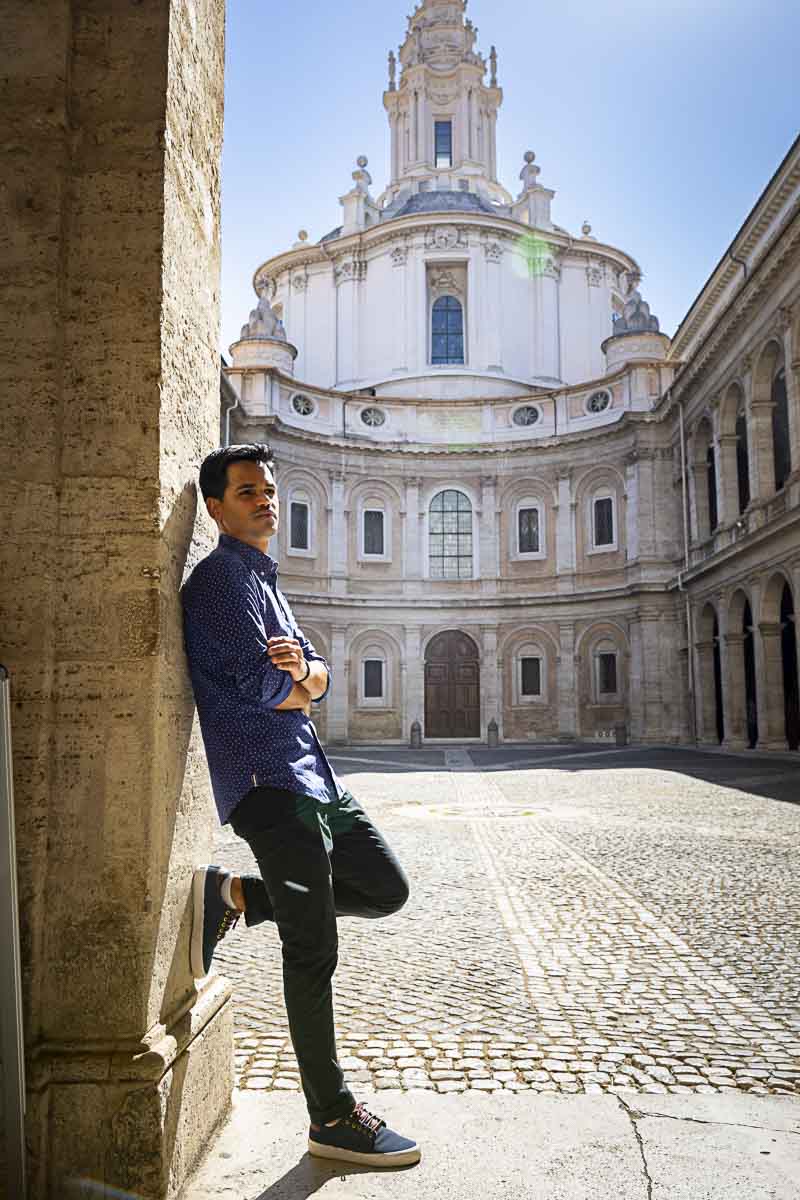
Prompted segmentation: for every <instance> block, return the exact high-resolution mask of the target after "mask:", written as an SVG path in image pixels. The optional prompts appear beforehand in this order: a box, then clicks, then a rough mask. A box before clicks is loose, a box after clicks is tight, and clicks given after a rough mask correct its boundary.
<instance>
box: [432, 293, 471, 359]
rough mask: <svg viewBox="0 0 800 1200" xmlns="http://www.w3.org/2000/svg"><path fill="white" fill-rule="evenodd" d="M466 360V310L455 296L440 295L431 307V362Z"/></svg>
mask: <svg viewBox="0 0 800 1200" xmlns="http://www.w3.org/2000/svg"><path fill="white" fill-rule="evenodd" d="M463 361H464V310H463V309H462V307H461V301H460V300H457V299H456V297H455V296H440V297H439V299H438V300H434V302H433V308H432V309H431V362H432V363H433V364H434V366H446V365H447V364H448V363H463Z"/></svg>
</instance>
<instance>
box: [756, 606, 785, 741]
mask: <svg viewBox="0 0 800 1200" xmlns="http://www.w3.org/2000/svg"><path fill="white" fill-rule="evenodd" d="M758 632H759V634H760V641H761V647H762V652H761V667H762V671H761V672H759V685H760V683H761V678H763V681H764V686H763V687H761V686H759V688H758V692H759V696H758V699H759V710H758V749H759V750H788V749H789V744H788V742H787V741H786V707H785V703H784V692H783V657H782V654H781V627H780V623H779V622H774V623H773V622H767V621H762V622H761V624H760V625H759V626H758ZM756 664H757V666H758V656H757V657H756ZM762 673H763V674H762Z"/></svg>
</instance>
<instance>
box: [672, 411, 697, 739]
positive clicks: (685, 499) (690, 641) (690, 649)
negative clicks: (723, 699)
mask: <svg viewBox="0 0 800 1200" xmlns="http://www.w3.org/2000/svg"><path fill="white" fill-rule="evenodd" d="M669 394H670V395H671V394H672V387H670V388H669ZM675 403H676V404H677V405H678V418H679V429H680V440H681V500H682V504H681V507H682V509H683V571H678V591H679V592H682V593H683V596H684V600H685V605H686V643H687V663H688V668H689V727H690V729H691V732H692V736H693V739H694V743H695V745H697V741H698V738H697V702H696V698H695V677H694V629H693V624H694V623H693V621H692V606H691V604H690V603H689V593H688V592H687V591H686V588H685V587H684V586H683V576H684V574H687V573H688V571H689V567H690V566H691V563H690V561H689V494H688V491H687V481H686V430H685V427H684V419H683V404H682V403H681V401H680V400H678V399H676V400H675Z"/></svg>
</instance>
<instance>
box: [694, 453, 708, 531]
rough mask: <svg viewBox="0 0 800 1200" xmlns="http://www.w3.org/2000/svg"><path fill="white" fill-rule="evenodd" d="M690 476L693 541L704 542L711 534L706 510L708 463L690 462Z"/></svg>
mask: <svg viewBox="0 0 800 1200" xmlns="http://www.w3.org/2000/svg"><path fill="white" fill-rule="evenodd" d="M691 478H692V496H693V501H694V503H693V508H694V536H695V541H698V542H705V541H706V540H707V539H708V538H709V537H710V536H711V518H710V513H709V511H708V463H705V462H694V463H692V475H691Z"/></svg>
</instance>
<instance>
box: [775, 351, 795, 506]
mask: <svg viewBox="0 0 800 1200" xmlns="http://www.w3.org/2000/svg"><path fill="white" fill-rule="evenodd" d="M772 404H773V408H772V453H773V458H774V461H775V491H776V492H779V491H780V490H781V488H782V487H783V485H784V484H785V483H786V480H787V479H788V477H789V475H790V474H791V472H792V452H791V446H790V444H789V399H788V396H787V392H786V372H785V371H784V370H780V371H778V373H777V375H776V376H775V378H774V379H773V381H772Z"/></svg>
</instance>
